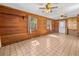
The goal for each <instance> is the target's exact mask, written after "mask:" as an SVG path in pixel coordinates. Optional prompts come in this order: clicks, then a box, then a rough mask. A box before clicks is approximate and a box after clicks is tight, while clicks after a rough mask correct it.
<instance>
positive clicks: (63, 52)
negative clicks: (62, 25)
mask: <svg viewBox="0 0 79 59" xmlns="http://www.w3.org/2000/svg"><path fill="white" fill-rule="evenodd" d="M0 56H79V37H75V36H71V35H64V34H57V33H55V34H48V35H45V36H40V37H37V38H32V39H29V40H25V41H22V42H18V43H14V44H11V45H8V46H5V47H2V48H0Z"/></svg>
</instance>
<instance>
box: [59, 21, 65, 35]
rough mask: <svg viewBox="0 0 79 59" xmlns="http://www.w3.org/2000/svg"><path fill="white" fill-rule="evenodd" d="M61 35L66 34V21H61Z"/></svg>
mask: <svg viewBox="0 0 79 59" xmlns="http://www.w3.org/2000/svg"><path fill="white" fill-rule="evenodd" d="M59 33H63V34H66V21H65V20H61V21H59Z"/></svg>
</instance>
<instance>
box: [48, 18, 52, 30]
mask: <svg viewBox="0 0 79 59" xmlns="http://www.w3.org/2000/svg"><path fill="white" fill-rule="evenodd" d="M47 29H49V30H52V24H51V20H47Z"/></svg>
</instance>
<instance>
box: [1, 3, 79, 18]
mask: <svg viewBox="0 0 79 59" xmlns="http://www.w3.org/2000/svg"><path fill="white" fill-rule="evenodd" d="M1 5H5V6H9V7H12V8H15V9H19V10H23V11H26V12H30V13H34V14H37V15H41V16H45V17H49V18H52V19H60V16H61V15H65V16H67V17H74V16H77V15H78V14H79V3H52V6H57V7H58V8H56V9H52V12H51V13H45V12H43V10H42V9H39V8H40V7H44V6H45V5H46V3H1Z"/></svg>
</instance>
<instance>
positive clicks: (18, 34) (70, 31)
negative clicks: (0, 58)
mask: <svg viewBox="0 0 79 59" xmlns="http://www.w3.org/2000/svg"><path fill="white" fill-rule="evenodd" d="M0 56H79V3H0Z"/></svg>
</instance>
